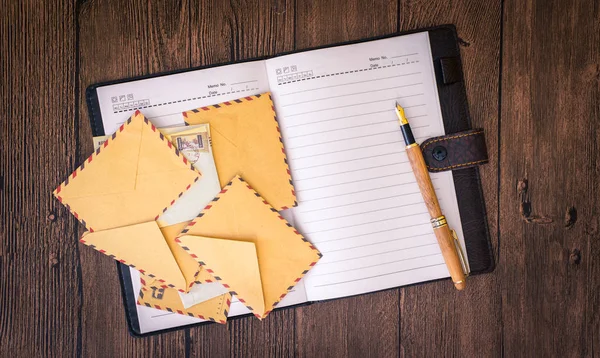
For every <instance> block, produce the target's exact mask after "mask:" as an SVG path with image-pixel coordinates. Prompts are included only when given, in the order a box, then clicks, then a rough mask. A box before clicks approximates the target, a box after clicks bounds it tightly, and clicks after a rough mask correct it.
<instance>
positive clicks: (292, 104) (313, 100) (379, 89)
mask: <svg viewBox="0 0 600 358" xmlns="http://www.w3.org/2000/svg"><path fill="white" fill-rule="evenodd" d="M422 84H423V82H417V83H410V84H407V85H401V86H394V87H387V88H378V89H374V90H370V91H362V92H353V93H347V94H340V95H337V96H330V97H321V98H316V99H309V100H307V101H300V102H294V103H287V104H284V105H283V106H281V107H288V106H295V105H297V104H305V103H310V102H316V101H324V100H327V99H332V98H342V97H347V96H354V95H357V94H365V93H373V92H380V91H387V90H391V89H396V88H404V87H411V86H418V85H422Z"/></svg>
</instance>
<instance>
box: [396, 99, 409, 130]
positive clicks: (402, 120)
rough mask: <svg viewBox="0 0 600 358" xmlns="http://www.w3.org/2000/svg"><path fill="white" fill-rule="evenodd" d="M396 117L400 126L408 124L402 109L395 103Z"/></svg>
mask: <svg viewBox="0 0 600 358" xmlns="http://www.w3.org/2000/svg"><path fill="white" fill-rule="evenodd" d="M396 115H397V116H398V120H399V121H400V124H402V125H404V124H408V119H406V115H405V114H404V108H402V106H401V105H400V104H398V102H396Z"/></svg>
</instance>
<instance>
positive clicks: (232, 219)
mask: <svg viewBox="0 0 600 358" xmlns="http://www.w3.org/2000/svg"><path fill="white" fill-rule="evenodd" d="M175 241H177V242H179V245H181V246H182V247H183V249H185V250H186V251H187V252H188V253H190V255H191V256H192V257H194V258H196V259H197V260H198V262H199V263H200V264H201V265H202V267H203V268H205V269H206V271H207V272H208V273H210V274H212V276H213V277H214V279H215V280H217V281H219V282H221V284H223V286H225V287H226V288H229V289H230V290H231V291H230V292H231V293H232V294H234V295H236V296H237V297H238V299H239V300H240V301H241V302H242V303H244V304H245V305H246V306H247V307H248V309H249V310H250V311H252V312H253V313H254V315H255V316H257V317H258V318H260V319H262V318H264V317H265V316H266V315H267V314H268V313H269V312H271V310H272V309H273V308H274V307H275V306H276V305H277V304H278V303H279V301H281V299H282V298H283V297H284V296H285V295H286V294H287V292H288V291H289V290H291V289H292V288H293V287H294V285H295V284H296V283H297V282H298V281H300V279H301V278H302V276H304V275H305V274H306V273H307V272H308V270H310V268H311V267H313V266H314V265H315V264H316V263H317V261H318V260H319V258H320V257H321V254H320V253H319V251H317V249H316V248H315V247H313V246H312V245H311V244H310V243H309V242H308V241H307V240H306V239H305V238H304V237H302V235H300V234H299V233H298V232H297V231H296V230H295V229H294V228H293V227H292V226H291V225H290V224H289V223H288V222H287V221H286V220H285V219H284V218H283V217H282V216H280V215H279V214H278V213H277V210H276V209H274V208H273V207H272V206H271V205H269V204H268V203H267V201H265V200H264V199H263V198H262V197H261V196H260V195H259V194H258V193H257V192H256V191H254V190H253V189H252V187H251V186H250V185H248V184H247V183H246V182H244V180H243V179H242V178H240V177H239V176H236V177H235V178H234V179H233V180H232V181H231V182H230V183H229V184H227V185H226V186H225V187H224V188H223V190H222V191H221V193H220V194H219V195H218V196H217V197H216V198H214V199H213V202H211V203H210V204H209V205H207V206H206V208H205V209H204V210H203V211H202V213H200V215H199V216H198V217H197V218H196V219H194V221H192V223H190V225H189V226H188V227H187V228H186V229H185V230H183V231H182V232H181V235H180V236H179V237H178V238H177V239H176V240H175Z"/></svg>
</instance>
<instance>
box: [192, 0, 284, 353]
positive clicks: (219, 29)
mask: <svg viewBox="0 0 600 358" xmlns="http://www.w3.org/2000/svg"><path fill="white" fill-rule="evenodd" d="M190 18H191V22H190V28H191V43H192V44H194V45H193V46H192V48H191V63H192V65H193V66H203V65H209V64H217V63H224V62H229V61H238V60H244V59H251V58H255V57H262V56H269V55H274V54H277V53H281V52H284V51H290V50H292V49H293V39H294V28H293V19H294V4H293V2H289V1H283V0H277V1H273V2H265V1H248V2H215V1H197V2H193V3H192V5H191V13H190ZM294 314H295V313H294V310H293V309H291V310H283V311H275V312H272V313H271V314H270V315H269V317H267V318H266V319H265V320H264V321H259V320H258V319H256V318H254V317H249V318H241V319H235V320H230V321H228V323H227V326H226V327H222V326H220V325H209V326H205V327H199V328H192V329H190V355H191V356H206V357H214V356H227V355H233V356H257V357H266V356H277V357H281V356H292V355H294V349H295V340H294V330H295V329H294V328H295V319H294Z"/></svg>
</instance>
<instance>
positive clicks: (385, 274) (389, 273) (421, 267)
mask: <svg viewBox="0 0 600 358" xmlns="http://www.w3.org/2000/svg"><path fill="white" fill-rule="evenodd" d="M445 265H446V264H445V263H441V264H434V265H427V266H419V267H415V268H411V269H407V270H399V271H394V272H388V273H384V274H381V275H374V276H369V277H363V278H357V279H354V280H347V281H340V282H333V283H325V284H322V285H314V286H313V287H325V286H333V285H341V284H343V283H350V282H356V281H363V280H370V279H372V278H377V277H384V276H389V275H395V274H397V273H402V272H409V271H415V270H422V269H425V268H429V267H437V266H445Z"/></svg>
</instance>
